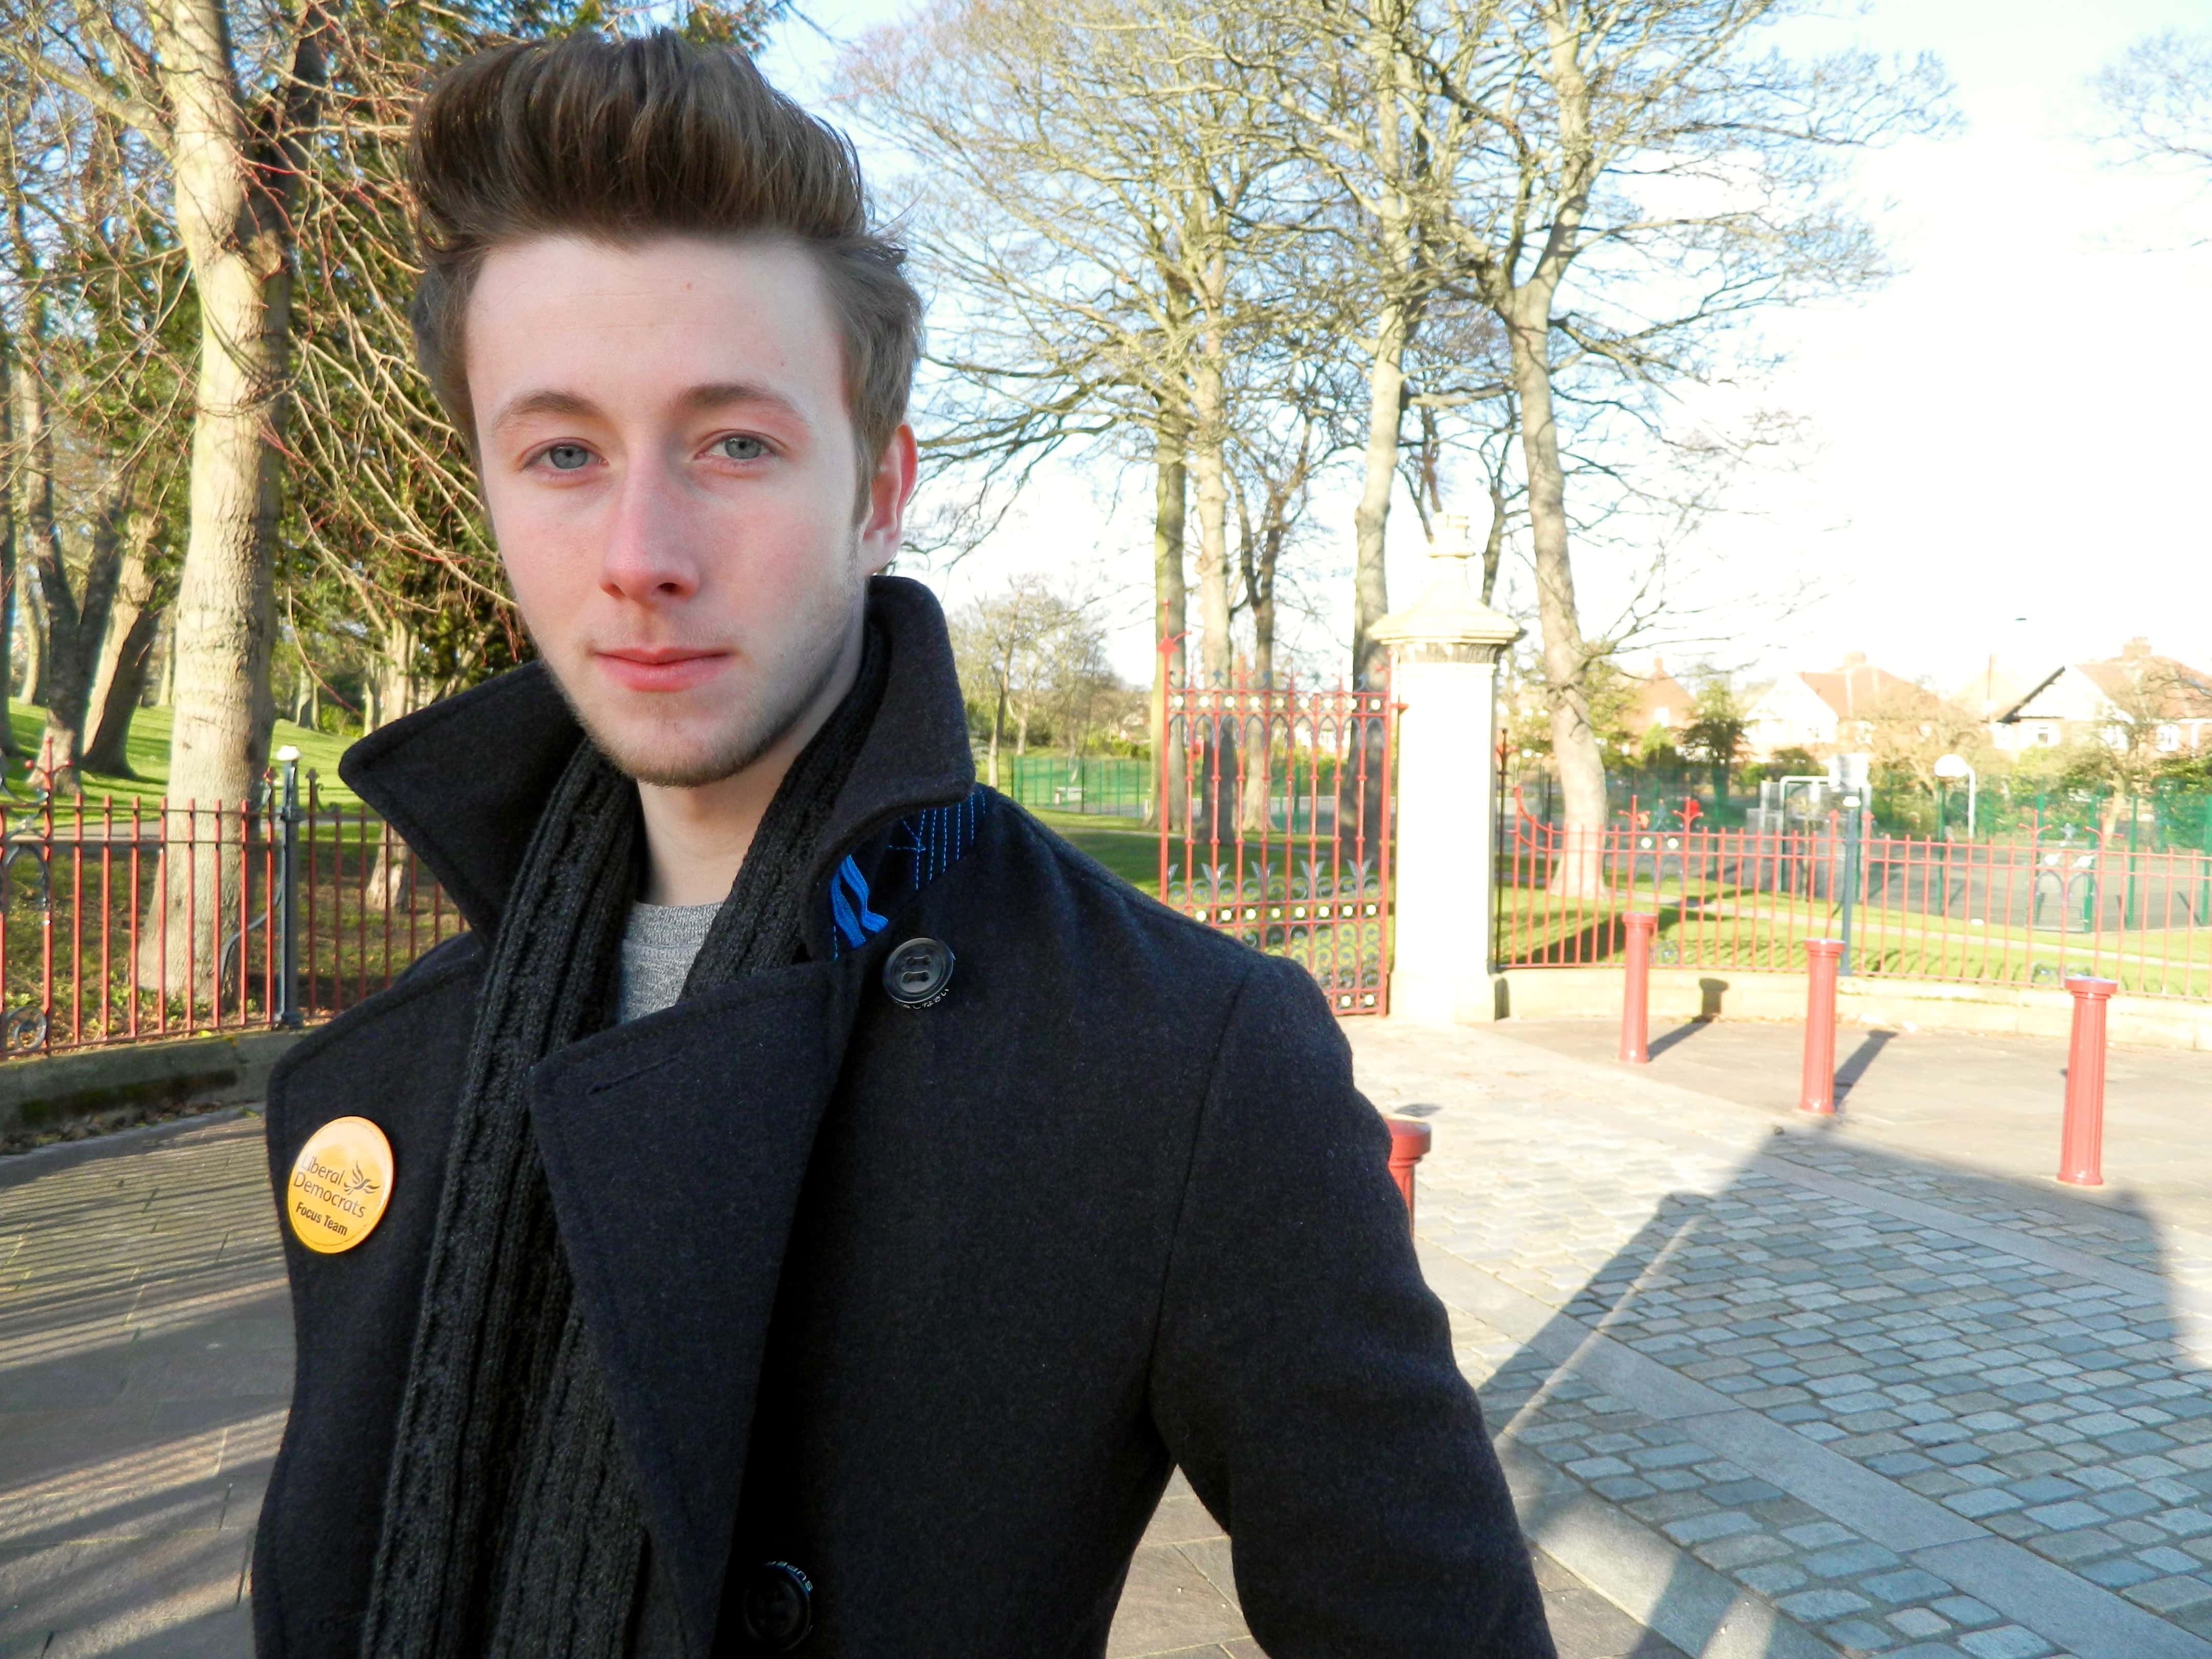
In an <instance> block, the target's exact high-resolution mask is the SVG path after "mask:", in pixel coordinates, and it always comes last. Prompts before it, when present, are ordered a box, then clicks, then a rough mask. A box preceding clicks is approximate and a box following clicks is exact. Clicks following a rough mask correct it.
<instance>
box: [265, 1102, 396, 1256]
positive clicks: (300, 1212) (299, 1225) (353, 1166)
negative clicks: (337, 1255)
mask: <svg viewBox="0 0 2212 1659" xmlns="http://www.w3.org/2000/svg"><path fill="white" fill-rule="evenodd" d="M391 1201H392V1143H391V1142H390V1141H388V1140H386V1139H385V1138H384V1131H383V1130H381V1129H380V1128H378V1127H376V1125H374V1123H371V1122H370V1121H368V1119H367V1118H365V1117H334V1118H332V1119H331V1121H329V1122H328V1123H325V1125H323V1127H321V1128H319V1129H318V1130H316V1131H315V1133H313V1134H312V1135H310V1136H308V1137H307V1145H306V1146H303V1147H301V1149H300V1156H299V1158H298V1159H297V1160H296V1161H295V1163H294V1164H293V1165H292V1182H291V1185H290V1186H289V1187H288V1188H286V1189H285V1193H284V1213H285V1214H286V1215H287V1216H289V1217H290V1218H291V1222H292V1231H294V1232H295V1233H297V1234H298V1235H299V1236H300V1242H301V1243H302V1244H304V1245H306V1246H307V1248H308V1249H311V1250H319V1251H321V1252H322V1253H323V1254H324V1255H330V1254H331V1253H332V1252H334V1251H337V1250H349V1249H353V1247H354V1246H355V1245H356V1244H358V1243H361V1241H362V1239H364V1238H367V1237H368V1236H369V1234H370V1233H371V1232H373V1231H375V1228H376V1224H377V1223H378V1222H379V1221H380V1220H382V1219H383V1218H384V1206H386V1204H389V1203H390V1202H391Z"/></svg>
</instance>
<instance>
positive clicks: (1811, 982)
mask: <svg viewBox="0 0 2212 1659" xmlns="http://www.w3.org/2000/svg"><path fill="white" fill-rule="evenodd" d="M1843 956H1844V942H1843V940H1841V939H1807V940H1806V941H1805V987H1806V988H1805V1078H1804V1082H1803V1084H1802V1086H1801V1088H1800V1089H1799V1091H1798V1099H1797V1108H1798V1109H1799V1110H1800V1111H1805V1112H1817V1113H1819V1114H1820V1115H1822V1116H1823V1117H1830V1116H1833V1115H1834V1114H1835V1110H1836V967H1837V964H1838V963H1840V962H1841V961H1842V960H1843Z"/></svg>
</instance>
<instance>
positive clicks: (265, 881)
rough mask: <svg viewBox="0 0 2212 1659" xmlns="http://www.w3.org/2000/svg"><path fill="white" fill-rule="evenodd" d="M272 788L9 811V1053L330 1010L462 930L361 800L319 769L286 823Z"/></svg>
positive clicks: (5, 971)
mask: <svg viewBox="0 0 2212 1659" xmlns="http://www.w3.org/2000/svg"><path fill="white" fill-rule="evenodd" d="M262 793H263V798H262V799H260V800H258V801H240V802H238V803H235V804H225V805H220V806H216V805H202V804H200V803H198V802H195V801H185V802H181V803H174V804H172V803H169V802H166V801H141V800H125V801H116V800H113V799H106V800H102V801H100V802H98V803H93V802H89V801H84V800H76V801H69V802H55V801H52V800H32V801H29V802H24V803H19V804H15V805H11V806H9V808H8V809H7V810H6V812H5V823H6V829H5V836H4V841H0V998H3V999H4V1012H0V1036H4V1045H5V1046H4V1053H5V1054H7V1055H9V1056H19V1055H24V1054H52V1053H58V1052H61V1051H64V1050H67V1049H72V1048H92V1047H97V1046H100V1045H102V1044H107V1043H116V1042H143V1041H146V1040H148V1039H152V1038H160V1037H176V1036H194V1035H197V1034H198V1033H202V1032H214V1031H238V1030H261V1029H267V1028H269V1027H271V1026H274V1025H277V1024H296V1023H298V1022H299V1021H301V1020H302V1019H308V1020H312V1019H319V1018H325V1017H326V1016H328V1015H331V1014H335V1013H337V1012H339V1011H340V1010H342V1009H344V1008H347V1007H349V1006H352V1005H353V1004H354V1003H356V1002H358V1001H360V1000H362V999H363V998H364V997H367V996H368V995H369V994H371V993H373V992H375V991H378V990H381V989H382V988H383V987H385V986H386V985H389V984H390V983H391V982H392V979H393V978H394V976H395V975H398V972H399V971H400V970H401V969H404V968H405V967H406V965H407V964H408V963H410V962H412V961H413V960H414V959H415V958H416V957H417V956H420V955H421V954H422V952H423V951H428V949H429V948H430V947H431V946H432V945H435V944H436V943H438V942H439V941H440V940H441V939H447V938H450V937H451V936H452V935H453V934H454V933H458V932H459V931H460V930H461V927H462V926H463V923H462V921H461V919H460V916H459V913H458V912H457V911H456V910H455V909H454V908H453V905H452V903H451V902H449V901H448V900H447V898H446V897H445V896H444V895H443V893H441V891H440V890H439V889H438V886H437V884H436V883H435V882H434V881H433V880H431V878H429V876H428V873H427V872H424V871H422V869H421V868H420V866H418V865H417V863H416V860H415V857H414V854H412V853H410V851H409V850H408V848H407V847H406V845H405V843H404V842H402V841H400V840H399V838H398V836H394V835H393V834H392V832H391V830H390V829H387V828H386V826H385V825H384V824H383V823H381V822H380V821H379V820H377V819H376V818H374V817H371V816H370V815H369V813H368V810H367V809H366V808H364V807H361V806H357V805H356V806H351V807H337V806H329V805H325V804H324V803H323V802H322V801H321V799H319V792H318V790H317V787H316V782H315V779H314V776H313V774H312V773H311V774H309V775H308V776H307V787H306V792H305V795H304V799H302V798H301V797H300V796H298V795H297V794H296V793H295V795H294V796H293V798H292V799H293V805H292V809H291V812H290V821H289V824H288V823H287V822H286V817H287V813H286V810H285V806H284V801H285V796H284V794H283V789H282V787H281V785H279V784H278V783H277V782H276V780H274V779H272V780H270V784H269V785H268V786H266V787H264V790H263V792H262ZM287 829H289V836H288V835H287V833H286V831H287ZM288 913H289V915H288ZM288 920H289V928H290V934H291V938H292V940H293V949H292V952H291V968H292V971H291V973H290V974H289V975H288V974H287V973H286V971H285V968H286V961H285V957H286V951H285V949H284V939H285V936H286V932H287V921H288Z"/></svg>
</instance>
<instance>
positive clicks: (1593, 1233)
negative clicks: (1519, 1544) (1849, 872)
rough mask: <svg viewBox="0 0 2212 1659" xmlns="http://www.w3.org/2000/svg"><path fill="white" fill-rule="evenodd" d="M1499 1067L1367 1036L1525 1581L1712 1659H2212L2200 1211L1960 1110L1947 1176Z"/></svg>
mask: <svg viewBox="0 0 2212 1659" xmlns="http://www.w3.org/2000/svg"><path fill="white" fill-rule="evenodd" d="M1722 1029H1723V1028H1715V1034H1716V1035H1717V1034H1718V1033H1719V1032H1720V1030H1722ZM1512 1030H1513V1028H1511V1027H1500V1028H1492V1029H1486V1030H1456V1031H1446V1032H1435V1031H1418V1030H1409V1029H1407V1027H1405V1026H1402V1025H1400V1024H1395V1023H1385V1024H1372V1025H1362V1026H1359V1027H1358V1028H1355V1029H1353V1030H1352V1032H1351V1035H1352V1041H1353V1043H1354V1045H1355V1049H1356V1052H1357V1054H1358V1062H1359V1068H1360V1075H1361V1079H1362V1083H1363V1086H1364V1088H1365V1089H1366V1090H1367V1091H1368V1092H1369V1093H1370V1096H1371V1097H1373V1098H1375V1100H1376V1103H1378V1104H1379V1105H1381V1106H1383V1108H1384V1109H1390V1110H1401V1111H1407V1112H1413V1113H1417V1114H1419V1115H1423V1116H1425V1117H1427V1118H1428V1119H1429V1120H1430V1121H1431V1122H1432V1123H1433V1124H1434V1125H1435V1127H1436V1133H1437V1150H1436V1152H1433V1153H1431V1156H1430V1158H1429V1159H1428V1160H1427V1162H1426V1163H1425V1164H1423V1165H1422V1166H1421V1185H1420V1199H1419V1233H1420V1236H1421V1239H1422V1243H1423V1252H1424V1261H1425V1266H1426V1267H1427V1271H1428V1273H1429V1277H1430V1282H1431V1285H1432V1286H1433V1287H1434V1288H1435V1289H1436V1290H1437V1292H1438V1293H1439V1295H1441V1296H1442V1297H1443V1298H1444V1300H1445V1301H1446V1303H1447V1304H1449V1306H1450V1307H1451V1308H1452V1310H1453V1312H1454V1316H1455V1322H1456V1328H1457V1329H1458V1331H1459V1333H1460V1340H1461V1343H1462V1358H1463V1362H1464V1363H1465V1364H1466V1365H1467V1368H1468V1370H1469V1372H1470V1374H1471V1375H1473V1376H1476V1377H1477V1379H1478V1381H1479V1383H1480V1388H1481V1391H1482V1394H1483V1396H1484V1401H1485V1404H1486V1407H1487V1409H1488V1411H1489V1413H1491V1416H1492V1421H1493V1427H1495V1428H1497V1429H1498V1430H1500V1431H1501V1439H1500V1448H1501V1452H1502V1454H1503V1455H1504V1459H1505V1462H1506V1464H1507V1467H1508V1470H1509V1474H1510V1476H1511V1478H1512V1480H1513V1481H1514V1484H1515V1488H1516V1496H1517V1497H1518V1498H1519V1500H1520V1503H1521V1504H1522V1519H1523V1522H1524V1523H1525V1524H1526V1525H1527V1526H1528V1529H1529V1531H1530V1534H1531V1535H1532V1536H1533V1537H1534V1540H1535V1541H1536V1542H1537V1543H1538V1544H1539V1545H1540V1546H1541V1547H1543V1548H1544V1549H1546V1550H1547V1551H1548V1552H1549V1553H1551V1554H1552V1555H1553V1557H1555V1558H1556V1559H1558V1560H1559V1562H1560V1563H1561V1564H1562V1565H1565V1566H1566V1567H1567V1568H1569V1569H1570V1570H1571V1571H1577V1572H1578V1573H1580V1574H1581V1575H1582V1576H1583V1577H1585V1578H1586V1579H1587V1580H1588V1581H1589V1583H1591V1584H1592V1585H1593V1586H1594V1587H1595V1589H1598V1590H1600V1591H1601V1592H1602V1593H1603V1594H1604V1595H1606V1596H1607V1597H1608V1598H1609V1599H1610V1600H1612V1601H1613V1602H1615V1603H1616V1604H1618V1605H1620V1606H1622V1607H1625V1608H1626V1609H1627V1610H1628V1611H1629V1612H1630V1613H1633V1614H1636V1615H1637V1616H1638V1617H1640V1618H1643V1619H1644V1620H1646V1621H1648V1622H1649V1623H1650V1625H1651V1626H1652V1627H1654V1628H1655V1629H1656V1630H1657V1631H1659V1632H1661V1633H1662V1634H1663V1635H1665V1636H1666V1637H1668V1638H1669V1639H1671V1640H1673V1641H1674V1642H1676V1643H1677V1644H1680V1646H1682V1647H1683V1648H1684V1649H1686V1650H1688V1651H1690V1652H1692V1653H1699V1654H1703V1655H1712V1656H1723V1655H1737V1654H1741V1655H1745V1656H1751V1655H1762V1656H1770V1655H1771V1656H1790V1655H1801V1654H1802V1655H1806V1656H1815V1655H1832V1654H1835V1653H1837V1652H1838V1651H1841V1652H1844V1653H1852V1654H1857V1653H1888V1654H1899V1655H1910V1656H1911V1659H1964V1656H1971V1659H2044V1656H2055V1655H2059V1654H2071V1655H2075V1656H2079V1659H2184V1656H2187V1659H2212V1237H2208V1236H2207V1235H2206V1234H2204V1233H2203V1232H2200V1231H2197V1230H2196V1229H2195V1227H2194V1226H2193V1225H2192V1224H2193V1222H2194V1221H2195V1219H2196V1218H2197V1213H2198V1208H2197V1200H2198V1199H2199V1198H2200V1197H2201V1196H2202V1194H2200V1193H2198V1192H2196V1191H2194V1190H2192V1188H2191V1184H2190V1183H2189V1182H2184V1181H2177V1180H2175V1179H2174V1178H2172V1175H2171V1173H2170V1172H2160V1171H2157V1170H2146V1169H2143V1168H2142V1165H2141V1164H2137V1165H2136V1172H2137V1173H2138V1174H2139V1175H2141V1176H2142V1177H2143V1178H2142V1180H2140V1181H2138V1182H2134V1183H2132V1184H2129V1183H2125V1182H2116V1183H2115V1185H2114V1187H2113V1188H2110V1189H2108V1190H2107V1191H2106V1193H2104V1194H2100V1195H2098V1196H2096V1197H2093V1198H2084V1197H2082V1196H2080V1195H2076V1194H2073V1193H2071V1192H2069V1190H2068V1189H2064V1188H2058V1187H2057V1185H2056V1183H2054V1182H2049V1181H2046V1180H2042V1179H2039V1178H2033V1177H2030V1176H2027V1175H2025V1174H2023V1173H2021V1171H2022V1170H2026V1169H2029V1168H2039V1167H2041V1164H2042V1153H2041V1152H2037V1151H2036V1150H2035V1149H2033V1148H2023V1147H2022V1146H2020V1145H2018V1144H2016V1143H2017V1141H2018V1140H2019V1139H2020V1138H2021V1136H2022V1135H2023V1134H2024V1133H2026V1131H2025V1130H2023V1128H2022V1127H2021V1122H2020V1121H2018V1119H2017V1118H2015V1117H2008V1116H2005V1115H1985V1114H1984V1101H1983V1100H1981V1099H1979V1098H1974V1097H1962V1098H1961V1100H1960V1103H1959V1104H1958V1106H1957V1108H1956V1109H1955V1112H1954V1119H1955V1120H1956V1121H1953V1122H1952V1123H1951V1124H1950V1125H1949V1127H1948V1130H1947V1131H1946V1146H1945V1151H1947V1152H1948V1156H1936V1155H1935V1153H1934V1152H1931V1151H1929V1150H1927V1149H1924V1148H1922V1147H1916V1146H1910V1145H1900V1144H1898V1138H1897V1137H1894V1136H1889V1135H1887V1134H1886V1133H1870V1132H1869V1130H1870V1129H1872V1128H1875V1127H1878V1126H1869V1125H1864V1124H1862V1125H1860V1126H1857V1127H1853V1126H1850V1124H1849V1123H1848V1122H1847V1121H1846V1122H1844V1123H1831V1124H1820V1123H1817V1122H1814V1121H1809V1120H1802V1119H1799V1118H1797V1117H1796V1115H1795V1114H1792V1113H1789V1112H1787V1111H1786V1110H1770V1109H1765V1108H1762V1107H1759V1106H1747V1105H1745V1104H1743V1103H1739V1102H1736V1101H1731V1100H1728V1099H1725V1098H1722V1097H1718V1096H1717V1095H1715V1094H1712V1093H1707V1092H1702V1091H1691V1090H1688V1089H1685V1088H1682V1087H1680V1086H1677V1085H1673V1084H1670V1083H1668V1082H1666V1081H1664V1080H1662V1079H1661V1078H1660V1077H1657V1076H1655V1075H1653V1074H1652V1073H1650V1072H1645V1071H1643V1070H1640V1069H1632V1068H1628V1067H1624V1066H1618V1065H1616V1064H1614V1063H1613V1062H1612V1061H1610V1060H1596V1059H1591V1058H1585V1057H1583V1056H1581V1055H1577V1054H1572V1053H1562V1052H1560V1049H1561V1048H1571V1047H1572V1046H1573V1045H1572V1044H1570V1043H1566V1042H1561V1041H1559V1040H1558V1039H1557V1034H1554V1036H1553V1041H1550V1042H1547V1043H1546V1044H1545V1045H1544V1046H1539V1045H1538V1044H1536V1043H1534V1042H1527V1041H1523V1040H1521V1039H1519V1038H1517V1037H1516V1036H1514V1035H1513V1034H1512ZM1585 1036H1586V1038H1595V1040H1599V1041H1602V1040H1603V1038H1602V1033H1585ZM1695 1041H1696V1042H1702V1041H1704V1038H1703V1037H1702V1036H1701V1037H1699V1038H1697V1039H1695ZM1686 1046H1689V1045H1686ZM2051 1047H2052V1045H2045V1046H2044V1048H2043V1049H2042V1052H2041V1053H2039V1054H2021V1055H2016V1056H2015V1057H2014V1059H2015V1060H2016V1061H2017V1062H2018V1063H2020V1064H2021V1065H2023V1066H2026V1065H2031V1064H2033V1065H2036V1066H2042V1067H2043V1068H2044V1069H2045V1072H2046V1073H2047V1072H2048V1070H2049V1065H2048V1062H2049V1060H2050V1058H2051ZM1601 1052H1603V1051H1601ZM1769 1058H1770V1060H1771V1059H1772V1058H1773V1057H1771V1056H1770V1057H1769ZM1781 1058H1782V1059H1784V1060H1786V1059H1787V1055H1786V1054H1784V1055H1783V1056H1781ZM2139 1058H2140V1057H2139ZM2174 1058H2175V1059H2176V1060H2181V1061H2193V1060H2197V1059H2198V1058H2200V1057H2198V1056H2194V1055H2179V1056H2175V1057H2174ZM1755 1063H1758V1057H1757V1056H1756V1055H1753V1056H1750V1057H1747V1060H1745V1064H1746V1066H1751V1065H1753V1064H1755ZM1654 1070H1655V1071H1656V1068H1654ZM1792 1077H1794V1071H1792V1070H1790V1069H1789V1068H1788V1067H1786V1066H1785V1068H1784V1076H1783V1079H1782V1087H1783V1089H1784V1094H1783V1096H1782V1097H1783V1098H1784V1099H1786V1098H1788V1095H1787V1092H1786V1091H1787V1089H1788V1087H1789V1086H1790V1079H1791V1078H1792ZM1739 1092H1743V1091H1741V1090H1740V1091H1739ZM1846 1105H1847V1109H1846V1118H1847V1119H1848V1116H1849V1101H1848V1100H1847V1103H1846ZM2034 1131H2035V1139H2036V1141H2037V1142H2038V1144H2039V1146H2041V1147H2043V1148H2044V1149H2045V1150H2047V1149H2048V1148H2049V1146H2051V1141H2052V1139H2054V1137H2055V1132H2056V1131H2055V1115H2053V1114H2051V1112H2049V1111H2048V1110H2047V1109H2046V1110H2045V1112H2044V1113H2043V1115H2042V1117H2041V1119H2040V1121H2038V1122H2037V1123H2036V1124H2035V1125H2034ZM2206 1138H2207V1128H2206V1127H2205V1126H2203V1124H2202V1123H2201V1122H2200V1124H2199V1125H2198V1126H2197V1127H2194V1129H2193V1130H2191V1132H2190V1133H2188V1137H2187V1139H2186V1141H2185V1144H2184V1145H2182V1146H2178V1147H2177V1148H2176V1149H2175V1151H2174V1153H2173V1157H2174V1158H2175V1159H2176V1160H2181V1159H2191V1158H2195V1159H2201V1158H2203V1147H2204V1146H2205V1144H2206ZM2108 1170H2112V1172H2113V1173H2116V1174H2117V1173H2120V1172H2121V1171H2119V1170H2114V1169H2112V1166H2111V1165H2109V1164H2108Z"/></svg>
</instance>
